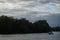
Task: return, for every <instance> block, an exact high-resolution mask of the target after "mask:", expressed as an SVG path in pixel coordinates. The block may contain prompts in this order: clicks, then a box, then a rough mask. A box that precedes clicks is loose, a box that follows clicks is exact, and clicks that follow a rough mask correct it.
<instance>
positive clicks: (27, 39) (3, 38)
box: [0, 32, 60, 40]
mask: <svg viewBox="0 0 60 40" xmlns="http://www.w3.org/2000/svg"><path fill="white" fill-rule="evenodd" d="M53 33H54V35H49V34H48V33H38V34H37V33H36V34H14V35H0V40H60V32H53Z"/></svg>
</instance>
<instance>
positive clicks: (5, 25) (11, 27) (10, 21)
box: [0, 16, 51, 34]
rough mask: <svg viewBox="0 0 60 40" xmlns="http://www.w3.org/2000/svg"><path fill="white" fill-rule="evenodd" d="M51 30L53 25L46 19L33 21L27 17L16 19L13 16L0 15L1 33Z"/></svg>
mask: <svg viewBox="0 0 60 40" xmlns="http://www.w3.org/2000/svg"><path fill="white" fill-rule="evenodd" d="M49 31H51V27H50V26H49V25H48V23H47V21H46V20H39V21H36V22H34V23H31V22H29V21H28V20H26V19H25V18H22V19H14V18H13V17H7V16H0V34H22V33H23V34H24V33H45V32H49Z"/></svg>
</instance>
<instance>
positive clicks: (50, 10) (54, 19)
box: [0, 0, 60, 26]
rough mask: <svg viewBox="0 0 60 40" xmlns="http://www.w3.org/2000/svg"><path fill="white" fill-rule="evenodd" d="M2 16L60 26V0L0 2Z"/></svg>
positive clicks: (1, 0) (2, 0)
mask: <svg viewBox="0 0 60 40" xmlns="http://www.w3.org/2000/svg"><path fill="white" fill-rule="evenodd" d="M1 15H5V16H13V17H15V18H26V19H28V20H30V21H31V22H34V21H37V20H47V22H48V23H49V25H50V26H60V18H59V17H60V0H0V16H1Z"/></svg>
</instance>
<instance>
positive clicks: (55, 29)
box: [52, 26, 60, 31]
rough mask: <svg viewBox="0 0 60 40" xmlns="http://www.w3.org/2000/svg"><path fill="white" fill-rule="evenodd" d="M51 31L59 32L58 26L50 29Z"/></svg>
mask: <svg viewBox="0 0 60 40" xmlns="http://www.w3.org/2000/svg"><path fill="white" fill-rule="evenodd" d="M52 30H53V31H60V27H59V26H57V27H52Z"/></svg>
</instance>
